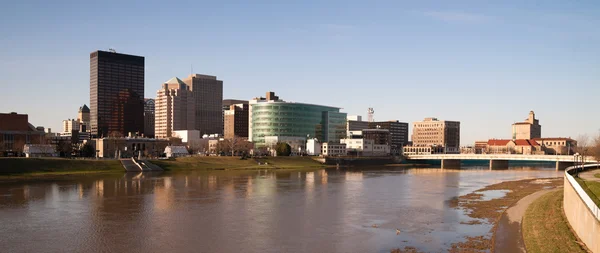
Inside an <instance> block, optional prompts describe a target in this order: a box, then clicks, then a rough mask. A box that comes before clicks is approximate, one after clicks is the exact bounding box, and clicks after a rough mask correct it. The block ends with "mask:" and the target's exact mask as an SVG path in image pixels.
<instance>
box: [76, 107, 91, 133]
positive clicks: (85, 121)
mask: <svg viewBox="0 0 600 253" xmlns="http://www.w3.org/2000/svg"><path fill="white" fill-rule="evenodd" d="M77 121H79V123H80V124H82V125H83V126H84V128H81V127H80V128H79V130H80V131H82V132H90V130H91V129H90V128H91V126H90V108H89V107H88V106H87V105H85V104H84V105H83V106H82V107H79V112H78V113H77ZM84 129H85V130H84Z"/></svg>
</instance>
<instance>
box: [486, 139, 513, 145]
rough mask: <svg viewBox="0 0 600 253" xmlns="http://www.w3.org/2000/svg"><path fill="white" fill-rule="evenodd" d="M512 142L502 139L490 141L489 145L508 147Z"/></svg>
mask: <svg viewBox="0 0 600 253" xmlns="http://www.w3.org/2000/svg"><path fill="white" fill-rule="evenodd" d="M511 141H512V140H500V139H491V140H488V145H490V146H506V144H508V143H509V142H511Z"/></svg>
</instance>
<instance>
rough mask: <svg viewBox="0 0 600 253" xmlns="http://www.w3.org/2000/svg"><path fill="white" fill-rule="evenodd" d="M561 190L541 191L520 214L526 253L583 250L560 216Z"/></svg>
mask: <svg viewBox="0 0 600 253" xmlns="http://www.w3.org/2000/svg"><path fill="white" fill-rule="evenodd" d="M562 202H563V191H562V190H558V191H553V192H549V193H546V194H544V195H543V196H541V197H540V198H538V199H537V200H536V201H534V202H533V203H531V205H530V206H529V207H528V208H527V211H526V212H525V216H524V217H523V240H524V242H525V247H526V248H527V252H533V253H537V252H540V253H545V252H586V251H585V250H583V249H582V247H581V246H580V245H579V244H578V243H577V238H576V237H575V235H573V233H572V232H571V230H570V229H569V226H568V223H567V219H566V218H565V217H564V215H563V208H562Z"/></svg>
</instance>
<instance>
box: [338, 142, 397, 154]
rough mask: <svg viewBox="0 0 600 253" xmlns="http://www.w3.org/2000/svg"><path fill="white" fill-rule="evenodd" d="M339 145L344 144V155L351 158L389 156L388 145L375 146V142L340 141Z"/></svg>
mask: <svg viewBox="0 0 600 253" xmlns="http://www.w3.org/2000/svg"><path fill="white" fill-rule="evenodd" d="M341 143H342V144H346V153H347V154H348V155H351V156H388V155H390V145H389V144H376V141H375V140H372V139H367V138H360V139H342V140H341Z"/></svg>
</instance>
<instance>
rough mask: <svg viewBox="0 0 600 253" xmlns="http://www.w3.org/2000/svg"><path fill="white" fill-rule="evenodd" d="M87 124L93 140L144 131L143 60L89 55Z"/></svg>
mask: <svg viewBox="0 0 600 253" xmlns="http://www.w3.org/2000/svg"><path fill="white" fill-rule="evenodd" d="M90 125H91V133H92V136H95V137H102V136H109V134H111V133H113V132H118V133H120V134H121V135H127V134H128V133H143V132H144V57H142V56H135V55H127V54H119V53H116V52H114V51H111V52H105V51H100V50H99V51H95V52H92V53H91V54H90Z"/></svg>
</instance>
